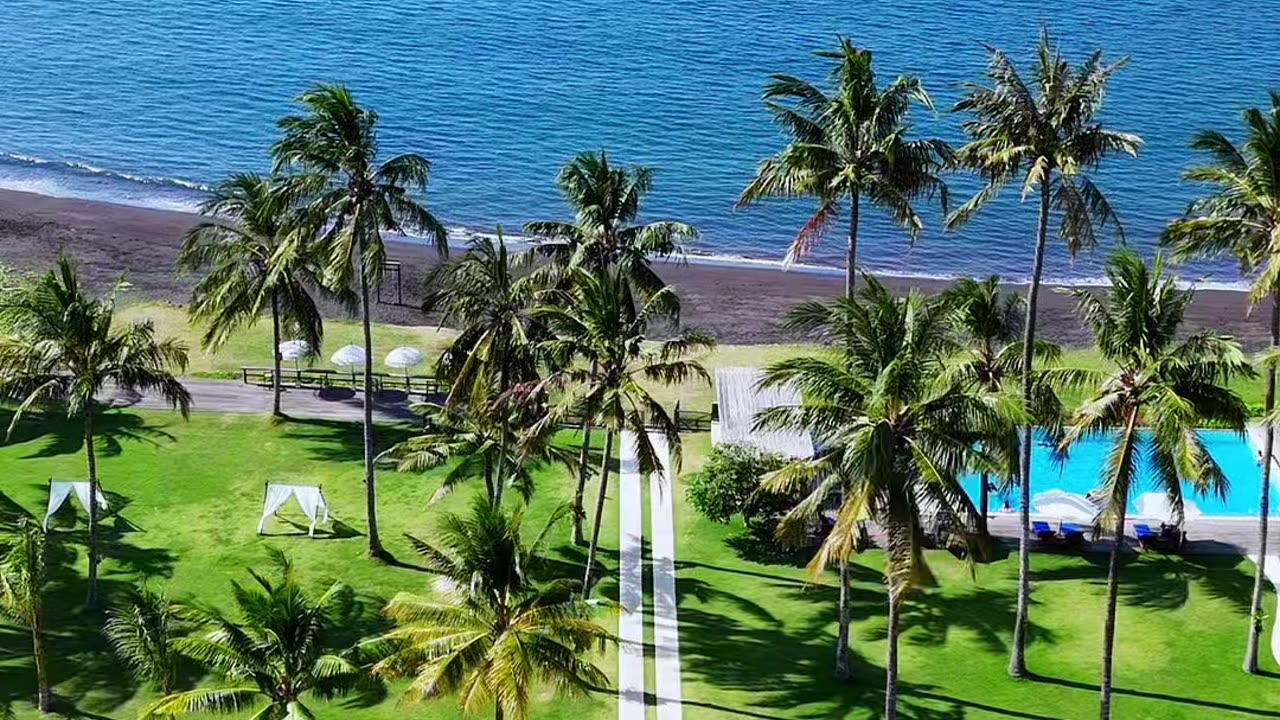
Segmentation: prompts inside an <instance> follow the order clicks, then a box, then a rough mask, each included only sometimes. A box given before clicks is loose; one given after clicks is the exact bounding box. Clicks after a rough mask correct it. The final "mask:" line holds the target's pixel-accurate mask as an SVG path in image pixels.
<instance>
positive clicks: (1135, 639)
mask: <svg viewBox="0 0 1280 720" xmlns="http://www.w3.org/2000/svg"><path fill="white" fill-rule="evenodd" d="M707 443H708V440H707V439H706V437H705V436H702V437H699V438H693V439H691V440H690V441H689V442H688V446H687V448H686V457H687V458H688V460H687V462H686V464H685V474H686V476H687V474H688V473H689V472H692V471H694V470H696V469H697V467H698V465H699V463H700V458H701V457H702V456H703V455H704V453H705V450H706V448H707ZM676 500H677V506H676V529H677V530H676V531H677V540H676V548H677V557H678V562H677V568H678V582H677V595H678V598H679V614H680V617H679V620H680V654H681V665H682V668H683V671H684V699H685V717H686V718H689V719H690V720H729V719H730V718H788V719H791V718H795V719H797V720H798V719H800V718H877V717H880V706H881V703H882V702H883V692H882V691H883V683H884V672H883V669H882V668H883V666H884V651H885V628H886V619H885V607H884V603H885V593H884V590H883V585H882V583H881V577H882V575H881V569H882V556H881V555H880V554H879V553H878V552H871V553H868V554H867V555H865V556H864V557H862V558H860V560H859V562H858V565H857V569H856V572H855V574H854V577H855V579H856V583H855V587H854V590H853V595H852V606H853V617H854V619H855V621H854V625H853V628H852V632H851V645H852V665H853V674H852V677H850V679H849V680H847V681H843V682H841V681H837V680H835V679H834V678H833V677H832V674H831V670H832V667H833V665H832V662H833V658H834V648H833V644H834V643H833V640H834V633H835V610H836V608H835V593H836V587H835V577H834V573H832V574H831V576H830V577H828V578H826V579H824V581H823V582H822V583H821V584H817V585H814V584H810V583H808V582H807V580H806V575H805V570H804V569H803V568H802V567H798V566H797V565H798V564H789V563H780V564H779V563H774V564H768V563H762V562H753V561H750V560H747V559H744V558H743V556H742V553H740V552H739V551H737V550H735V549H734V546H735V545H736V544H737V539H736V538H737V537H738V536H739V535H740V533H741V531H742V529H741V527H739V526H723V525H717V524H714V523H711V522H709V521H706V520H703V519H702V518H700V517H698V516H697V515H696V514H695V513H694V512H693V511H692V510H691V509H690V508H689V507H688V505H687V504H686V503H685V502H684V495H683V492H677V493H676ZM1032 557H1033V563H1032V566H1033V570H1034V572H1035V586H1034V595H1033V602H1034V604H1033V606H1032V612H1031V619H1032V622H1033V632H1032V635H1033V642H1032V643H1031V645H1030V647H1029V650H1028V664H1029V666H1030V668H1031V670H1032V671H1033V672H1035V673H1037V677H1036V679H1034V680H1024V681H1013V680H1010V679H1009V678H1008V676H1007V675H1006V673H1005V667H1006V663H1007V662H1008V643H1009V641H1010V636H1011V634H1012V627H1013V617H1014V603H1015V598H1016V588H1017V558H1016V555H1015V556H1013V557H1009V558H1005V559H1001V560H999V561H997V562H992V563H990V564H980V565H976V566H974V567H973V568H972V571H973V572H972V574H970V571H969V569H968V568H966V567H965V566H964V565H963V564H961V563H960V562H959V561H957V560H955V559H954V558H952V556H951V555H949V554H947V553H944V552H931V553H930V555H929V561H930V565H931V567H932V568H933V570H934V572H935V573H936V575H937V579H938V583H937V586H936V587H933V588H927V589H925V590H923V591H921V592H918V593H917V594H916V595H914V596H913V598H912V599H911V600H910V602H909V603H908V605H907V607H906V610H905V611H904V616H903V628H904V634H903V637H902V639H901V645H900V647H901V660H900V661H901V669H902V671H901V682H902V687H903V690H902V692H903V694H902V698H901V702H900V706H899V707H900V709H901V712H902V716H903V717H907V718H917V719H921V720H952V719H955V720H959V719H961V718H963V719H964V720H977V719H982V720H988V719H994V718H1023V719H1043V720H1060V719H1062V718H1086V717H1094V716H1096V714H1097V701H1098V693H1097V682H1098V673H1099V668H1100V658H1101V651H1100V648H1101V643H1102V618H1103V614H1104V613H1103V611H1104V601H1105V590H1106V585H1105V578H1106V566H1105V560H1106V558H1105V557H1103V556H1085V557H1080V556H1074V555H1048V554H1035V555H1033V556H1032ZM1252 573H1253V566H1252V564H1250V563H1249V562H1248V561H1247V560H1244V559H1242V558H1240V557H1238V556H1227V557H1188V558H1177V557H1164V556H1158V555H1156V556H1152V555H1142V556H1140V557H1131V558H1130V559H1129V561H1128V562H1126V565H1125V568H1124V570H1123V575H1122V582H1123V586H1122V588H1121V599H1120V611H1119V618H1118V623H1119V624H1118V632H1117V641H1116V642H1117V653H1116V674H1115V687H1116V688H1117V690H1116V698H1115V705H1114V713H1115V717H1117V718H1137V719H1146V718H1162V719H1172V718H1187V719H1190V718H1196V719H1201V718H1203V719H1204V720H1212V719H1218V718H1232V717H1239V718H1247V717H1280V680H1278V679H1277V677H1280V676H1277V675H1276V671H1277V669H1278V668H1277V666H1276V663H1275V662H1274V660H1273V659H1272V657H1271V654H1270V652H1269V651H1268V650H1267V649H1266V648H1265V647H1264V650H1263V653H1264V656H1265V657H1264V658H1263V668H1264V670H1265V671H1266V673H1267V674H1266V675H1265V676H1263V677H1250V676H1248V675H1245V674H1244V673H1242V672H1241V671H1240V661H1241V653H1242V651H1243V645H1244V637H1245V629H1246V627H1247V625H1246V624H1247V616H1248V599H1249V593H1250V590H1251V588H1252ZM1266 608H1268V611H1269V612H1270V610H1271V609H1273V608H1275V598H1274V596H1271V595H1269V596H1268V598H1267V600H1266ZM1270 623H1271V618H1268V628H1267V635H1265V636H1264V637H1265V638H1267V639H1269V638H1270ZM1265 644H1266V641H1265V640H1264V645H1265Z"/></svg>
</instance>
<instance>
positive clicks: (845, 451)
mask: <svg viewBox="0 0 1280 720" xmlns="http://www.w3.org/2000/svg"><path fill="white" fill-rule="evenodd" d="M950 319H951V308H950V307H949V305H948V303H946V302H945V301H941V300H927V299H925V298H924V297H923V296H921V295H919V294H915V293H913V294H910V295H908V296H907V297H894V296H893V295H891V294H890V293H889V292H888V291H887V290H886V289H885V288H884V287H883V286H882V285H880V284H879V283H878V282H876V281H875V280H874V279H872V278H867V280H866V286H865V287H864V288H863V289H862V290H861V291H860V292H859V294H858V297H857V298H839V299H836V300H834V301H832V302H831V303H821V302H817V301H812V302H808V303H803V304H801V305H798V306H797V307H796V308H795V309H794V310H793V311H792V313H791V315H790V316H789V318H788V326H789V327H791V328H793V329H797V330H808V331H819V332H822V333H824V334H826V335H827V336H828V337H829V338H830V339H831V341H832V349H831V350H830V351H829V352H828V353H826V354H824V355H821V356H817V357H798V358H792V359H790V360H784V361H781V362H779V363H776V364H774V365H772V366H770V367H769V368H768V370H767V371H766V373H765V377H764V379H763V381H762V384H763V385H765V386H770V387H772V386H783V385H786V386H792V387H795V388H797V389H798V390H799V391H800V393H801V398H802V400H801V404H800V405H798V406H792V407H787V406H783V407H777V408H770V409H767V410H764V411H762V412H761V413H760V414H759V415H758V416H757V419H756V422H757V424H758V425H760V426H761V427H766V428H775V429H783V428H790V429H797V430H803V431H807V432H808V433H810V435H811V436H812V437H813V440H814V444H815V446H816V447H818V448H819V450H818V453H817V455H816V456H815V457H813V458H812V459H807V458H806V459H800V460H796V461H794V462H792V463H790V464H788V465H787V466H786V467H784V468H782V469H781V470H778V471H776V472H774V473H771V474H770V475H768V476H766V478H765V487H766V488H769V489H771V490H775V491H784V492H795V491H804V490H807V491H808V494H807V495H806V496H805V498H804V499H803V500H802V501H801V502H800V503H799V504H798V505H796V506H795V507H794V508H793V509H792V510H791V511H790V512H789V513H788V514H787V515H785V516H784V517H783V519H782V522H781V524H780V525H779V532H780V533H782V534H783V535H784V536H787V537H790V538H792V539H793V541H795V542H799V541H801V540H802V539H803V538H804V536H805V535H806V534H807V533H808V532H809V530H810V528H811V527H813V525H814V524H815V523H817V521H818V520H819V519H820V518H821V517H822V516H823V514H824V512H825V510H826V508H827V506H828V504H829V503H831V502H832V501H834V502H836V503H838V507H837V509H836V511H835V520H834V524H833V526H832V527H831V529H830V531H829V532H828V533H827V535H826V537H825V538H824V539H823V540H822V542H821V545H820V546H819V548H818V551H817V553H816V554H815V555H814V557H813V560H812V561H811V562H810V563H809V570H810V573H811V576H813V577H817V576H819V575H820V574H821V573H822V572H823V571H824V570H826V569H827V568H828V567H829V566H831V565H836V566H838V567H839V568H840V570H841V576H842V577H841V587H840V608H839V619H840V620H839V622H840V627H839V635H838V639H837V646H836V673H837V674H838V675H840V676H845V675H847V674H848V671H849V668H848V622H849V610H848V606H847V593H848V587H847V566H848V562H849V557H850V556H851V555H852V554H853V553H854V552H856V551H857V550H858V549H859V535H860V524H861V523H863V522H866V521H871V522H874V523H876V525H877V526H878V527H879V528H880V531H881V533H882V534H883V536H884V537H883V541H882V542H883V546H884V549H885V566H886V567H885V585H886V586H887V588H888V594H889V646H888V656H887V658H886V665H885V667H886V670H887V676H886V686H885V717H886V718H895V717H897V680H898V678H897V671H898V635H899V632H900V622H901V609H902V603H903V601H904V600H905V598H906V597H907V595H908V593H909V592H910V591H911V589H912V588H913V587H914V586H915V585H916V584H917V583H919V582H920V581H922V580H923V579H925V578H927V577H928V576H929V570H928V566H927V565H926V564H925V557H924V552H923V551H924V547H925V543H926V542H927V540H926V536H930V537H933V538H935V539H942V540H943V541H944V542H948V543H950V542H958V543H960V544H961V546H962V547H965V548H966V549H967V550H968V551H972V549H971V548H970V546H974V543H972V542H971V538H972V536H973V534H974V531H975V530H976V529H977V527H978V519H977V513H976V512H975V511H974V508H973V505H972V503H971V502H970V500H969V498H968V496H967V495H965V492H964V490H963V489H962V488H961V486H960V477H961V475H962V474H963V473H965V472H968V471H971V470H976V469H984V468H989V467H991V466H992V465H993V464H994V462H995V461H994V459H993V458H992V457H991V456H990V454H989V453H986V452H984V451H983V449H982V448H983V447H985V446H987V441H988V440H989V439H990V438H993V437H997V438H999V437H1002V436H1003V435H1005V434H1007V433H1008V427H1009V421H1010V416H1009V414H1010V413H1011V412H1014V411H1012V410H1011V409H1010V408H1012V407H1016V406H1013V405H1010V404H1009V403H1002V402H1000V400H999V398H994V397H992V396H991V395H990V394H987V393H983V392H980V391H978V390H975V389H973V388H970V387H968V386H966V385H963V384H960V383H957V382H954V381H952V380H950V378H949V376H948V374H947V373H946V372H945V363H946V361H947V359H948V357H950V355H951V354H952V352H953V351H954V349H955V345H954V341H953V336H952V330H951V327H950ZM975 547H976V546H975Z"/></svg>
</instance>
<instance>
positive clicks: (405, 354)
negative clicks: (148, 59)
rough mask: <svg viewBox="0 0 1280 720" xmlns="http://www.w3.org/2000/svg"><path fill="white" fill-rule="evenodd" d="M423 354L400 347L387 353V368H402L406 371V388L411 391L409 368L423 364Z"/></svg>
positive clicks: (415, 349) (413, 349)
mask: <svg viewBox="0 0 1280 720" xmlns="http://www.w3.org/2000/svg"><path fill="white" fill-rule="evenodd" d="M422 360H423V357H422V353H421V352H418V349H417V348H411V347H398V348H396V349H395V350H392V351H391V352H389V353H387V359H386V361H385V362H386V365H387V367H393V368H401V369H403V370H404V387H405V389H406V390H408V389H409V368H411V367H413V366H414V365H418V364H420V363H421V362H422Z"/></svg>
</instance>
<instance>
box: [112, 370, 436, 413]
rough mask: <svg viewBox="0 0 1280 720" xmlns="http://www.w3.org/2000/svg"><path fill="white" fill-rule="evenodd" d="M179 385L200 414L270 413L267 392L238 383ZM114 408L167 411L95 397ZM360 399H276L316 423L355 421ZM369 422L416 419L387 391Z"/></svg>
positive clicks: (349, 394) (308, 394)
mask: <svg viewBox="0 0 1280 720" xmlns="http://www.w3.org/2000/svg"><path fill="white" fill-rule="evenodd" d="M182 384H183V385H185V386H186V388H187V391H188V392H190V393H191V409H192V410H194V411H200V412H223V413H248V414H264V413H269V412H271V390H270V389H268V388H260V387H257V386H256V385H245V384H244V383H242V382H240V381H239V380H208V379H201V378H183V380H182ZM98 399H99V400H100V401H102V402H106V403H109V404H111V405H112V406H114V407H139V408H146V409H149V410H153V409H159V410H167V409H169V405H168V404H167V403H165V402H164V401H163V400H160V399H159V398H155V397H151V396H147V395H139V394H137V393H126V392H122V391H120V390H115V391H112V392H108V393H104V394H103V395H102V396H101V397H99V398H98ZM363 401H364V399H363V397H362V396H361V395H360V393H357V392H353V391H351V390H341V389H333V390H328V391H316V390H303V389H289V390H286V392H285V393H284V394H283V395H282V396H281V398H280V407H281V409H282V410H283V411H284V412H285V414H287V415H291V416H293V417H299V418H312V419H318V420H350V421H354V422H359V421H360V419H361V417H362V415H361V406H362V404H363ZM374 402H375V407H374V411H373V419H374V420H375V421H378V422H396V421H404V420H417V419H418V416H417V415H415V414H414V413H412V412H410V411H409V407H408V403H406V402H405V399H404V393H401V392H396V391H388V392H385V393H379V394H377V395H375V397H374Z"/></svg>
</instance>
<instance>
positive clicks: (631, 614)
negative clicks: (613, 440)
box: [618, 432, 644, 720]
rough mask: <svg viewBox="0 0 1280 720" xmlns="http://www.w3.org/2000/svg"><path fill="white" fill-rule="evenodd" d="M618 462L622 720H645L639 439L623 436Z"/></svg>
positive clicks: (619, 648)
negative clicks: (637, 440) (637, 460)
mask: <svg viewBox="0 0 1280 720" xmlns="http://www.w3.org/2000/svg"><path fill="white" fill-rule="evenodd" d="M619 455H620V461H619V463H618V533H619V537H618V586H619V587H618V604H620V605H621V606H622V614H621V617H620V618H618V639H619V642H618V720H644V570H643V567H642V563H643V559H642V558H641V543H642V540H641V534H642V533H643V532H644V518H643V517H642V514H641V495H642V493H641V491H640V471H639V468H638V467H637V464H636V436H635V435H633V434H632V433H629V432H624V433H622V447H621V449H620V453H619Z"/></svg>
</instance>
